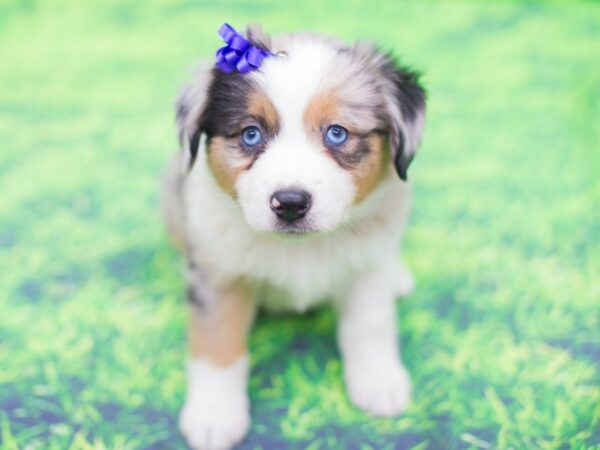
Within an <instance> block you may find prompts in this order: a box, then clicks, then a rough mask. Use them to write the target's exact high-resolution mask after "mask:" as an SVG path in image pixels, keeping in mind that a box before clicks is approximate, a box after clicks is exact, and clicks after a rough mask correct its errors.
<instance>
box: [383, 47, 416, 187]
mask: <svg viewBox="0 0 600 450" xmlns="http://www.w3.org/2000/svg"><path fill="white" fill-rule="evenodd" d="M383 75H384V76H385V77H386V78H388V79H389V80H390V81H391V82H392V83H394V85H395V86H396V101H397V102H398V106H399V107H400V111H401V113H402V119H403V120H404V121H405V124H406V126H407V127H408V128H410V127H411V126H414V123H415V120H416V119H417V115H418V114H419V113H420V112H421V111H423V110H424V109H425V97H426V94H425V90H424V89H423V87H422V86H421V85H420V83H419V77H420V74H419V73H417V72H415V71H412V70H410V69H407V68H403V67H399V66H397V65H396V64H395V63H394V61H393V59H392V57H391V56H390V57H388V62H387V64H385V65H384V67H383ZM392 127H393V128H397V129H396V130H395V131H394V132H395V133H398V136H397V148H396V156H395V158H394V164H395V166H396V171H397V172H398V175H399V176H400V178H401V179H402V180H404V181H406V179H407V171H408V166H409V165H410V163H411V161H412V159H413V157H414V152H413V153H412V154H410V155H409V154H408V152H407V149H406V148H405V143H406V136H402V133H401V132H400V130H399V128H398V127H397V125H394V124H392Z"/></svg>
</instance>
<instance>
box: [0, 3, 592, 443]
mask: <svg viewBox="0 0 600 450" xmlns="http://www.w3.org/2000/svg"><path fill="white" fill-rule="evenodd" d="M281 5H282V3H281V2H277V1H275V0H260V1H256V2H249V1H241V0H238V1H235V0H228V1H223V2H220V3H219V5H218V6H217V4H216V2H209V1H192V0H178V1H167V0H147V1H145V2H134V1H131V0H129V1H117V0H106V1H102V2H100V1H96V2H92V1H76V0H72V1H61V0H48V1H41V0H39V1H38V0H27V1H26V0H0V137H1V140H0V142H1V144H0V187H1V189H0V293H1V295H0V448H2V449H3V450H16V449H28V450H32V449H43V450H47V449H48V450H55V449H56V450H58V449H73V450H74V449H161V448H164V449H179V448H185V446H184V443H183V441H182V440H181V438H180V436H179V434H178V431H177V426H176V421H177V413H178V409H179V407H180V406H181V404H182V401H183V395H184V373H183V367H184V361H185V355H186V349H185V337H184V334H185V333H184V329H185V321H186V320H185V308H184V300H183V298H184V286H183V279H182V277H181V261H180V258H179V256H178V255H177V254H176V253H175V251H174V250H173V249H172V247H171V246H170V244H169V242H168V240H167V238H166V236H165V233H164V231H163V229H162V226H161V223H160V220H159V216H158V212H157V209H158V207H157V203H158V202H157V191H158V178H159V175H160V173H161V171H162V168H163V166H164V164H165V161H166V160H167V158H168V156H169V154H170V153H171V152H172V151H173V149H174V148H175V147H176V133H175V127H174V123H173V115H174V114H173V99H174V97H175V95H176V92H177V89H178V87H179V86H180V84H181V83H182V82H184V81H185V80H186V79H187V75H186V70H187V68H188V67H190V66H191V65H192V63H193V61H194V60H195V59H197V58H198V57H200V56H210V55H212V53H213V52H214V50H215V49H216V48H217V47H218V46H219V45H220V40H219V38H218V36H217V34H216V31H217V29H218V27H219V25H220V24H221V23H222V22H224V21H228V22H230V23H231V24H232V25H233V26H234V27H236V28H239V29H241V28H243V26H244V24H246V23H248V22H261V23H263V24H264V26H265V28H266V29H267V30H269V31H271V32H273V33H277V32H284V31H290V30H300V29H304V28H310V29H313V30H317V31H321V32H324V33H328V34H335V35H339V36H341V37H342V38H345V39H348V40H352V39H356V38H368V39H371V40H375V41H377V42H378V43H380V45H381V46H382V47H384V48H386V49H390V50H393V51H394V52H396V53H397V54H398V55H400V56H401V58H402V60H403V61H405V62H407V63H409V64H411V65H413V66H414V67H416V68H418V69H420V70H422V71H423V72H424V77H423V80H424V82H425V84H426V86H427V89H428V92H429V108H428V123H427V130H426V133H425V140H424V144H423V147H422V149H421V152H420V154H419V155H418V156H417V158H416V160H415V162H414V164H413V166H412V167H411V172H410V177H411V179H412V181H413V183H414V187H415V196H416V201H415V207H414V214H413V216H412V221H411V224H410V227H409V231H408V234H407V237H406V241H405V247H404V248H405V251H404V254H405V258H406V259H407V261H408V263H409V265H410V267H411V268H412V269H413V271H414V273H415V277H416V279H417V283H418V286H417V290H416V292H415V293H414V294H413V295H411V296H410V297H409V298H407V299H404V300H402V301H401V302H400V303H399V313H398V316H399V321H400V333H401V336H400V339H401V341H402V346H403V359H404V361H405V363H406V365H407V366H408V368H409V370H410V372H411V373H412V376H413V383H414V402H413V404H412V406H411V407H410V409H409V410H408V411H407V412H406V414H404V415H403V416H402V417H400V418H396V419H385V420H376V419H372V418H369V417H368V416H366V415H365V414H363V413H361V412H359V411H358V410H356V409H354V408H353V407H352V405H351V404H350V403H349V402H348V400H347V399H346V396H345V393H344V388H343V385H342V379H341V370H340V360H339V354H338V351H337V349H336V346H335V339H334V336H335V330H334V327H335V321H334V317H333V314H332V313H331V311H328V310H325V311H320V312H316V313H310V314H308V315H305V316H282V317H273V316H261V317H260V318H259V321H258V324H257V326H256V328H255V330H254V332H253V333H252V337H251V349H252V378H251V381H250V395H251V397H252V401H253V411H252V412H253V418H254V422H253V427H252V430H251V433H250V435H249V436H248V438H247V439H246V440H245V441H244V443H243V445H242V448H247V449H260V448H264V449H281V448H309V449H312V450H316V449H346V448H352V449H361V450H365V449H393V448H394V449H409V448H413V449H419V450H424V449H431V450H438V449H459V448H460V449H463V448H471V449H494V448H498V449H508V448H513V449H537V448H542V449H600V207H599V206H598V205H599V204H600V3H595V2H591V1H589V2H576V1H572V2H566V1H552V2H541V1H536V2H531V3H530V2H523V3H520V2H515V1H508V0H506V1H499V2H484V1H461V2H458V1H445V2H440V3H436V2H431V1H410V2H399V1H392V0H390V1H387V2H361V1H357V0H346V1H329V2H323V1H319V0H305V1H303V2H302V3H300V2H298V3H289V4H288V6H285V7H283V6H281Z"/></svg>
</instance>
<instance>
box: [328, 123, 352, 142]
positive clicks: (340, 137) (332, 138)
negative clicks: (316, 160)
mask: <svg viewBox="0 0 600 450" xmlns="http://www.w3.org/2000/svg"><path fill="white" fill-rule="evenodd" d="M347 139H348V130H346V129H345V128H344V127H342V126H340V125H331V126H330V127H329V128H327V132H326V133H325V142H327V143H328V144H329V145H333V146H335V147H337V146H339V145H342V144H343V143H344V142H346V140H347Z"/></svg>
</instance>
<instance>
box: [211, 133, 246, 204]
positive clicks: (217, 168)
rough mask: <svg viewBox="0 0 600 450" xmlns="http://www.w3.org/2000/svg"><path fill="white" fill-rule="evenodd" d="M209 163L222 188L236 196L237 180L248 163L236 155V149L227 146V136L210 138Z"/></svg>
mask: <svg viewBox="0 0 600 450" xmlns="http://www.w3.org/2000/svg"><path fill="white" fill-rule="evenodd" d="M208 165H209V167H210V169H211V171H212V173H213V175H214V176H215V179H216V180H217V183H219V186H221V189H223V190H224V191H225V192H226V193H228V194H229V195H230V196H232V197H233V198H235V197H236V192H235V182H236V180H237V178H238V177H239V176H240V174H241V173H242V172H243V171H244V169H245V167H246V164H245V162H244V161H243V159H242V158H240V157H239V156H238V155H236V153H235V149H232V148H229V147H228V146H227V143H226V142H225V138H223V137H220V136H219V137H214V138H212V139H211V140H210V143H209V146H208Z"/></svg>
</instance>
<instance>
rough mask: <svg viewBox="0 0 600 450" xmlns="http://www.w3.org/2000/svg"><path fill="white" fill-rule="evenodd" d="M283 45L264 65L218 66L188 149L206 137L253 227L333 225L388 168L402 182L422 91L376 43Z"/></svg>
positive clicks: (209, 154)
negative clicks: (230, 69) (247, 69)
mask: <svg viewBox="0 0 600 450" xmlns="http://www.w3.org/2000/svg"><path fill="white" fill-rule="evenodd" d="M275 45H277V43H276V44H275ZM280 45H281V48H275V49H273V48H270V49H269V50H270V51H271V52H273V53H275V52H277V51H281V50H284V51H285V54H280V55H278V56H274V57H270V58H267V59H265V60H264V62H263V64H262V66H261V67H260V69H259V70H258V71H254V72H251V73H248V74H243V75H242V74H239V73H233V74H225V73H222V72H219V71H218V70H216V69H215V70H214V71H213V73H212V80H211V82H210V85H209V88H208V93H207V98H206V100H205V101H204V102H203V105H202V106H201V107H197V106H196V108H195V109H196V110H197V111H198V112H199V114H198V117H197V118H196V119H195V120H194V122H193V123H194V125H195V127H196V129H195V130H194V131H193V133H192V135H193V136H195V139H192V143H191V150H192V151H194V148H193V147H194V145H196V146H197V141H198V139H197V138H198V136H199V135H200V134H205V135H206V158H207V163H208V166H209V167H210V170H211V172H212V173H213V175H214V177H215V179H216V181H217V182H218V184H219V185H220V187H221V188H222V189H223V191H225V192H226V193H227V194H229V195H230V196H231V197H232V198H233V199H235V200H236V201H237V202H238V204H239V205H240V207H241V209H242V211H243V215H244V217H245V220H246V221H247V223H248V224H249V225H250V226H251V227H252V228H254V229H255V230H257V231H267V232H283V233H306V232H316V231H327V230H332V229H335V228H336V227H338V226H340V225H341V224H342V223H343V222H344V221H345V220H346V219H347V218H348V217H349V215H350V214H349V213H350V212H351V210H352V208H353V207H354V206H355V205H357V204H358V203H360V202H362V201H363V200H365V199H366V198H367V197H368V196H369V194H370V193H371V192H372V191H373V190H374V189H375V188H376V187H377V185H378V184H379V183H380V182H381V180H382V179H383V178H384V177H385V176H386V175H387V174H388V172H389V171H390V170H389V168H390V167H391V165H392V164H394V165H395V166H396V170H397V172H398V174H399V175H400V177H401V178H403V179H406V169H407V167H408V164H409V163H410V160H411V159H412V156H413V154H414V151H415V150H416V148H417V146H418V142H419V140H420V135H421V129H422V123H423V111H424V94H423V91H422V89H421V88H420V87H419V86H418V85H417V82H416V77H415V75H414V74H412V73H410V72H408V71H404V70H400V69H398V68H396V67H395V66H394V65H393V63H392V61H391V60H390V59H389V58H388V57H386V56H384V55H382V54H380V53H378V52H377V51H375V50H374V49H373V48H372V47H365V46H354V47H344V46H343V45H339V44H337V43H332V42H331V41H326V40H324V39H322V38H316V37H307V36H297V37H291V38H286V39H284V40H283V42H282V43H281V44H280ZM180 102H181V100H180ZM182 106H185V105H181V104H180V109H181V107H182ZM187 110H188V111H190V110H194V107H193V106H192V107H190V106H188V107H187ZM194 157H195V154H194ZM192 162H193V161H192Z"/></svg>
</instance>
